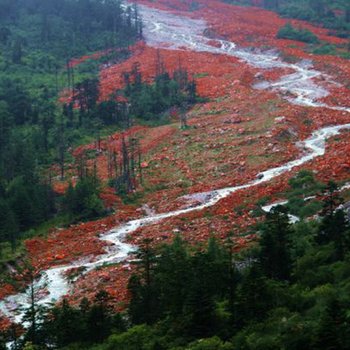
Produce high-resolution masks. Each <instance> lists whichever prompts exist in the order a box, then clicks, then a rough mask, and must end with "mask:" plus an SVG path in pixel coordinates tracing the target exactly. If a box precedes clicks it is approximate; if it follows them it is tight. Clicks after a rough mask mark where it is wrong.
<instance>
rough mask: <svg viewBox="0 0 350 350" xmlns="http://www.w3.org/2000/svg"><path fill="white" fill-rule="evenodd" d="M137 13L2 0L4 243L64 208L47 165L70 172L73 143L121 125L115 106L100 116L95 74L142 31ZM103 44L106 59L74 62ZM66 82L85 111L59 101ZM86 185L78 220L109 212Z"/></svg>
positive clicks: (0, 238)
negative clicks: (106, 127)
mask: <svg viewBox="0 0 350 350" xmlns="http://www.w3.org/2000/svg"><path fill="white" fill-rule="evenodd" d="M136 12H137V8H136V7H135V6H133V8H132V9H131V8H130V7H127V8H122V6H121V4H120V2H119V1H117V0H108V1H102V0H91V1H90V0H79V1H76V0H62V1H59V2H57V1H55V0H14V1H8V0H0V181H1V183H2V187H3V189H4V190H3V191H2V193H0V203H1V205H2V207H3V209H4V212H6V213H8V223H6V222H4V223H3V225H2V227H3V229H2V230H1V233H0V250H2V249H3V248H4V247H5V248H6V246H7V244H8V243H9V244H11V246H12V249H14V248H15V246H16V242H15V239H16V238H20V237H22V236H24V232H25V231H28V230H30V229H32V228H36V227H37V226H38V225H40V224H41V223H43V222H45V221H46V220H48V219H50V218H51V217H52V216H53V215H55V213H56V212H57V207H58V205H57V204H58V203H57V201H56V200H55V199H56V198H55V196H54V195H53V193H52V190H51V189H50V182H51V181H50V177H51V174H50V173H49V172H50V170H47V169H50V167H51V165H52V163H55V162H57V163H59V165H60V170H61V174H60V177H61V178H62V179H63V178H64V175H65V169H64V165H65V159H66V156H67V155H66V153H67V149H68V148H69V147H72V146H74V145H75V144H76V143H77V142H81V139H82V137H84V136H86V135H90V136H92V135H93V136H96V133H97V131H96V130H98V132H99V128H101V126H102V125H103V124H102V123H103V122H104V121H106V123H105V125H110V124H117V121H116V117H115V115H113V114H112V115H109V113H110V109H109V110H107V111H105V113H104V114H103V118H101V120H102V123H100V119H99V118H98V114H97V99H98V95H99V89H98V80H97V78H96V76H97V72H98V67H99V63H106V62H118V61H120V60H122V59H124V58H125V57H127V55H128V50H127V48H126V47H127V46H128V45H129V44H131V43H132V42H133V41H135V40H136V39H137V38H139V37H140V35H141V33H142V28H141V20H140V18H139V17H138V15H137V13H136ZM111 49H112V50H111ZM97 50H106V51H105V55H104V56H103V57H102V58H101V59H100V61H96V62H92V61H91V60H90V61H89V62H87V63H84V64H81V65H80V66H79V67H76V68H73V67H72V65H71V64H70V63H69V62H70V60H71V59H72V58H73V57H79V56H82V55H87V54H89V53H91V52H94V51H97ZM64 88H68V89H70V90H73V88H74V94H75V98H76V100H77V101H78V102H79V103H78V105H79V106H80V107H81V113H79V112H77V111H76V110H74V108H73V107H74V106H73V103H68V104H67V105H66V106H64V107H63V108H62V106H61V105H60V104H58V103H57V99H58V94H59V93H60V91H61V90H62V89H64ZM118 113H119V111H118ZM87 187H88V185H87V184H79V186H78V188H77V194H76V196H75V198H74V201H73V203H74V205H72V208H70V210H72V216H74V218H75V219H77V218H88V217H89V218H91V217H96V216H99V215H101V213H102V212H103V208H102V206H101V201H100V200H99V199H98V196H97V193H95V192H94V191H95V189H93V190H88V189H87ZM79 191H80V192H81V193H80V192H79ZM89 191H90V192H89ZM78 192H79V194H78ZM87 192H89V193H87ZM92 192H94V193H92ZM80 194H81V195H82V197H81V198H82V203H78V202H79V201H80V198H79V195H80ZM5 231H6V232H5ZM22 233H23V234H22Z"/></svg>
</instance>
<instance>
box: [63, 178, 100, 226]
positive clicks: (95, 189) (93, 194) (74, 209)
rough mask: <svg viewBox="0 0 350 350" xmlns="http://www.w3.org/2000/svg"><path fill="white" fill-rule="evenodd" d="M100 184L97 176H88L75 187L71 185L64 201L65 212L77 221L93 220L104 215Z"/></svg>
mask: <svg viewBox="0 0 350 350" xmlns="http://www.w3.org/2000/svg"><path fill="white" fill-rule="evenodd" d="M99 192H100V184H99V181H98V179H97V177H96V176H93V175H87V176H84V177H83V178H81V179H80V180H78V182H77V184H76V186H75V187H73V186H72V185H71V184H70V185H69V187H68V190H67V193H66V194H65V197H64V199H63V206H64V211H65V212H66V213H67V214H69V215H71V216H72V217H73V218H75V219H76V220H82V219H84V220H85V219H92V218H96V217H99V216H101V215H102V214H103V213H104V207H103V203H102V201H101V199H100V198H99Z"/></svg>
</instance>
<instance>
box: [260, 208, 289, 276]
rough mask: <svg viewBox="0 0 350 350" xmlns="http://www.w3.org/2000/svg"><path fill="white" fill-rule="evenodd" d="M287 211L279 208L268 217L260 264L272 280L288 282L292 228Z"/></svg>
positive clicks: (263, 231)
mask: <svg viewBox="0 0 350 350" xmlns="http://www.w3.org/2000/svg"><path fill="white" fill-rule="evenodd" d="M287 214H288V212H287V210H286V209H285V208H284V207H282V206H277V207H275V208H273V209H272V210H271V212H270V213H268V214H267V215H266V221H265V223H264V225H263V227H262V233H261V240H260V246H261V251H260V263H261V266H262V269H263V270H264V272H265V274H266V275H267V276H268V277H270V278H275V279H278V280H282V281H283V280H288V279H289V278H290V272H291V257H290V240H291V235H292V232H291V228H290V224H289V217H288V215H287Z"/></svg>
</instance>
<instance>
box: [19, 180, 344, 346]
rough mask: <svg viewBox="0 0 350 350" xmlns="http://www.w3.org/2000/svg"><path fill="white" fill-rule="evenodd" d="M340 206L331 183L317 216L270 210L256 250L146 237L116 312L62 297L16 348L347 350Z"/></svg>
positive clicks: (99, 304)
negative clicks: (123, 306)
mask: <svg viewBox="0 0 350 350" xmlns="http://www.w3.org/2000/svg"><path fill="white" fill-rule="evenodd" d="M299 180H300V179H298V181H299ZM302 181H305V178H303V180H302ZM341 201H342V200H341V198H340V197H339V195H338V190H337V187H336V186H335V185H334V184H333V183H330V184H329V185H328V187H327V190H326V194H325V196H324V200H323V208H322V211H321V213H320V217H319V219H318V220H316V221H308V222H305V221H302V222H300V223H297V224H294V225H292V224H290V222H289V217H288V215H287V214H288V211H287V210H286V208H285V207H282V206H278V207H275V208H274V209H273V210H272V211H271V212H270V213H268V214H267V215H266V220H265V221H264V222H263V223H261V224H259V225H258V226H257V227H256V228H255V230H256V233H257V236H258V242H257V244H256V245H252V246H251V247H250V248H249V249H246V250H243V251H241V252H237V249H236V246H235V243H234V241H233V240H232V239H231V238H228V239H227V240H226V241H225V242H223V243H222V244H219V243H218V242H217V241H216V240H215V238H214V237H212V238H211V239H210V240H209V243H208V245H207V246H198V247H193V246H189V245H188V244H187V243H185V242H184V241H183V239H182V238H181V237H180V236H175V238H174V241H173V243H172V244H170V245H166V246H163V247H161V248H159V249H154V248H153V244H151V243H152V242H151V241H149V240H146V241H144V242H143V244H142V247H141V248H140V250H139V253H138V259H137V260H136V261H135V264H137V273H136V274H134V275H133V276H132V277H131V278H130V281H129V291H130V293H131V301H130V304H129V307H128V309H127V311H126V313H125V314H124V315H123V314H115V313H113V312H112V311H111V310H110V309H109V308H108V302H107V300H108V294H106V293H102V294H101V293H98V294H97V295H96V298H97V300H96V301H95V304H93V306H92V305H90V304H88V303H87V301H86V300H84V301H83V302H82V303H81V305H80V306H79V308H75V307H72V306H70V305H69V304H68V303H67V302H66V301H64V302H63V304H62V305H61V306H57V307H55V308H54V309H52V310H50V311H46V312H45V314H46V315H47V316H45V317H42V316H40V315H41V314H39V312H37V313H36V314H35V317H34V318H33V317H32V319H31V320H32V321H31V322H30V326H29V329H28V331H27V333H26V335H25V337H24V338H23V339H24V341H22V343H21V342H20V341H18V343H17V345H18V349H21V348H23V346H24V345H23V343H25V342H31V343H32V348H34V349H45V348H47V346H46V345H45V344H49V345H50V347H51V348H58V349H60V348H64V349H67V350H68V349H78V348H79V349H81V348H85V349H94V350H102V349H103V350H112V349H121V350H123V349H125V350H159V349H171V350H185V349H187V350H207V349H215V350H224V349H225V350H230V349H232V350H233V349H235V350H236V349H242V350H243V349H249V350H253V349H254V350H256V349H261V350H266V349H291V350H293V349H295V350H299V349H315V350H316V349H325V350H326V349H327V350H328V349H344V350H345V349H348V348H349V347H350V331H349V326H348V325H349V323H348V322H349V319H348V312H349V308H350V298H349V293H348V288H349V285H350V272H349V259H350V226H349V222H348V220H347V218H346V215H345V213H344V212H343V211H342V210H340V209H337V208H339V204H340V203H341ZM101 295H102V296H103V298H102V299H103V300H104V301H105V302H102V301H101ZM86 305H88V307H87V306H86ZM102 305H103V306H102ZM29 310H38V309H37V308H36V307H31V308H29ZM92 310H94V312H93V316H92ZM27 319H28V318H27ZM34 320H35V322H34ZM34 326H35V328H33V327H34ZM89 327H90V328H89ZM88 330H90V333H89V334H87V333H86V332H88ZM33 332H34V333H33ZM12 334H14V333H12ZM98 343H100V345H98ZM28 346H29V345H28V344H27V348H28Z"/></svg>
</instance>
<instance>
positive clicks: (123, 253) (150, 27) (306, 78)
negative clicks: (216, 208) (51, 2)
mask: <svg viewBox="0 0 350 350" xmlns="http://www.w3.org/2000/svg"><path fill="white" fill-rule="evenodd" d="M139 10H140V12H141V13H142V16H143V23H144V26H145V27H144V35H145V38H146V40H147V43H148V45H150V46H154V47H163V48H168V49H172V50H181V49H183V48H187V49H191V50H194V51H205V52H211V53H215V54H225V55H232V56H235V57H239V58H240V59H242V60H244V61H245V62H247V63H248V64H250V65H253V66H255V67H258V68H261V69H274V68H289V69H290V68H291V69H293V70H294V73H293V74H289V75H286V76H284V77H282V78H281V79H280V80H279V81H278V82H275V83H273V84H270V83H261V84H260V86H257V87H258V88H271V89H274V90H276V91H278V92H288V96H289V97H288V99H289V100H290V102H292V103H295V104H299V105H304V106H308V107H326V108H330V109H335V110H339V111H342V112H348V113H350V108H348V107H332V106H327V105H325V104H322V103H319V102H317V99H319V98H322V97H324V96H326V95H327V94H328V91H327V90H325V89H324V88H323V87H321V86H318V85H317V83H316V82H315V81H314V79H315V78H317V77H321V76H322V73H321V72H318V71H316V70H314V69H313V68H312V65H311V63H310V62H301V63H300V64H289V63H286V62H283V61H282V60H280V58H279V57H278V55H277V53H275V52H255V51H248V50H242V49H238V48H237V47H236V45H235V44H234V43H231V42H228V41H224V40H218V41H217V42H218V43H219V44H220V45H218V47H214V46H211V45H210V44H209V43H210V41H209V39H208V38H206V37H205V35H204V34H203V33H204V30H205V29H206V23H205V22H204V21H202V20H195V19H190V18H187V17H181V16H177V15H173V14H169V13H167V12H165V11H160V10H155V9H150V8H148V7H146V6H141V5H139ZM342 129H350V123H349V124H344V125H336V126H328V127H324V128H322V129H319V130H317V131H315V132H313V133H312V135H311V136H310V137H309V138H308V139H306V140H304V141H301V142H299V143H298V146H300V149H301V150H302V156H301V157H300V158H298V159H296V160H293V161H290V162H288V163H286V164H284V165H282V166H279V167H275V168H272V169H269V170H266V171H264V172H262V173H260V174H258V176H257V178H256V180H253V181H251V182H248V183H246V184H243V185H240V186H235V187H227V188H223V189H218V190H214V191H211V192H208V193H204V194H196V195H197V196H199V198H201V199H202V202H201V203H200V204H198V205H196V206H193V207H190V208H186V209H181V210H175V211H170V212H167V213H162V214H154V215H149V216H146V217H144V218H141V219H138V220H132V221H129V222H127V223H126V224H124V225H122V226H120V227H118V228H115V229H113V230H111V231H109V232H107V233H105V234H103V235H102V236H101V237H100V239H101V240H103V241H106V242H107V243H109V247H108V248H107V249H106V252H105V253H104V254H102V255H100V256H97V257H95V258H94V259H91V260H88V259H86V260H85V261H84V260H80V261H76V262H73V263H71V264H69V265H65V266H57V267H53V268H50V269H48V270H45V271H42V272H41V275H40V277H39V278H38V280H37V281H35V288H36V289H38V290H41V297H40V298H39V304H42V305H49V304H50V303H52V302H55V301H57V300H59V299H60V298H61V297H63V296H64V295H66V294H68V293H69V292H70V290H71V287H72V283H73V282H70V281H69V280H68V279H67V278H66V273H67V272H68V271H69V270H71V269H74V268H81V269H82V273H87V272H88V271H91V270H92V269H94V268H96V267H99V266H103V265H104V264H110V263H115V262H122V261H125V260H126V259H127V258H128V255H129V254H130V253H132V252H133V251H135V250H136V248H137V247H135V246H132V245H130V244H127V243H125V242H124V239H125V237H126V235H128V234H130V233H132V232H134V231H135V230H137V229H138V228H140V227H142V226H146V225H150V224H152V223H156V222H158V221H160V220H163V219H166V218H170V217H175V216H179V215H182V214H186V213H189V212H193V211H199V210H202V209H205V208H208V207H211V206H213V205H215V204H216V203H217V202H218V201H220V200H221V199H223V198H225V197H227V196H229V195H230V194H232V193H234V192H237V191H239V190H243V189H247V188H251V187H254V186H257V185H259V184H261V183H264V182H267V181H270V180H272V179H274V178H275V177H277V176H279V175H281V174H283V173H285V172H288V171H290V170H291V169H293V168H295V167H297V166H300V165H303V164H304V163H306V162H308V161H310V160H312V159H314V158H316V157H319V156H322V155H324V153H325V145H326V140H327V139H329V138H330V137H332V136H334V135H337V134H338V133H339V132H340V130H342ZM28 306H29V300H28V291H24V292H23V293H19V294H16V295H12V296H9V297H7V298H5V299H4V300H2V301H1V302H0V312H1V313H3V314H4V315H6V316H8V317H9V318H10V319H12V320H13V321H15V322H18V323H20V322H21V320H22V317H23V313H24V311H23V310H24V309H25V308H27V307H28Z"/></svg>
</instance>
